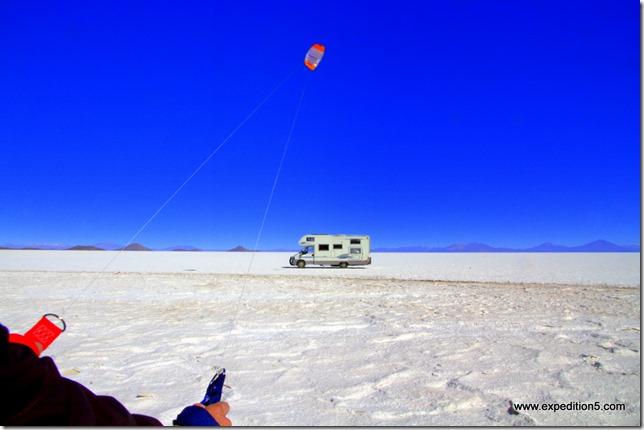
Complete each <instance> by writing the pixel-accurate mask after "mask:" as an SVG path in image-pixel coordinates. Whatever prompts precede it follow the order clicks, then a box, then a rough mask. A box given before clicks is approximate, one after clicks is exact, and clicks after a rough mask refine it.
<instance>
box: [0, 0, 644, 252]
mask: <svg viewBox="0 0 644 430" xmlns="http://www.w3.org/2000/svg"><path fill="white" fill-rule="evenodd" d="M0 9H1V11H0V147H1V148H2V152H1V155H0V184H1V185H0V244H3V243H14V244H30V243H64V244H69V245H76V244H96V243H100V242H115V243H120V244H124V243H126V242H127V241H128V240H129V239H130V238H132V236H133V235H134V234H135V233H136V232H137V231H139V229H140V228H141V227H142V226H143V225H144V224H145V223H146V222H147V221H148V220H149V219H150V217H151V216H152V215H153V214H154V213H155V212H156V211H157V210H158V209H159V208H160V207H161V206H162V205H163V204H164V202H165V201H166V200H167V199H168V198H169V197H170V196H171V195H172V194H173V193H174V192H175V191H176V190H177V188H178V187H179V186H181V184H183V183H184V181H185V180H186V179H187V178H188V177H189V176H190V175H191V174H192V173H193V172H194V171H195V169H197V168H198V166H199V165H200V164H201V163H202V162H203V161H204V160H205V159H206V158H207V157H208V156H209V155H210V154H211V153H212V152H213V151H214V150H215V149H216V148H217V147H218V146H219V145H221V144H222V143H223V142H225V144H224V145H223V146H222V147H221V149H220V150H219V151H217V152H216V153H215V155H214V156H213V157H212V158H211V159H210V160H209V161H208V163H206V164H205V165H204V167H203V168H202V169H201V170H199V172H198V173H197V174H196V175H195V176H194V177H192V179H191V180H190V181H189V182H188V183H187V184H186V186H185V187H184V188H183V189H182V190H181V191H180V192H179V193H178V194H177V195H176V197H174V198H173V199H172V200H171V201H170V203H169V204H168V205H167V206H165V207H164V208H163V210H162V211H161V212H160V213H159V214H158V216H157V217H156V218H154V219H153V220H152V222H150V223H149V224H148V225H147V226H146V227H145V228H144V229H143V231H142V232H141V233H140V234H139V235H138V236H137V237H136V239H135V241H136V242H140V243H143V244H144V245H146V246H149V247H152V248H164V247H169V246H173V245H187V244H189V245H193V246H196V247H199V248H204V249H227V248H232V247H234V246H236V245H243V246H246V247H249V248H252V247H253V246H254V245H255V241H256V239H257V237H258V234H259V231H260V226H261V224H262V219H263V217H264V213H265V211H266V208H267V204H268V199H269V196H270V195H271V189H272V187H273V184H274V181H275V176H276V173H277V171H278V167H279V165H280V160H281V157H282V154H283V153H284V148H285V145H286V144H287V142H288V150H287V152H286V155H285V158H284V163H283V165H282V169H281V172H280V175H279V178H278V181H277V183H276V186H275V191H274V195H273V199H272V201H271V204H270V206H269V208H268V212H267V216H266V221H265V224H264V228H263V230H262V234H261V236H260V238H259V239H260V240H259V244H258V245H259V248H260V249H270V248H296V247H297V240H298V239H299V238H300V236H302V235H304V234H306V233H356V234H370V235H371V236H372V241H373V246H374V247H395V246H409V245H426V246H446V245H449V244H453V243H465V242H484V243H488V244H490V245H493V246H508V247H518V248H521V247H523V248H527V247H530V246H534V245H538V244H540V243H543V242H554V243H558V244H562V245H569V246H572V245H579V244H583V243H587V242H590V241H593V240H596V239H600V238H601V239H605V240H609V241H612V242H615V243H618V244H628V243H639V241H640V50H639V31H640V19H639V15H640V5H639V3H638V2H636V1H617V2H616V1H609V0H603V1H597V0H580V1H574V0H566V1H560V0H556V1H536V2H528V1H517V0H490V1H465V0H419V1H410V0H403V1H386V0H385V1H381V2H377V3H374V2H373V1H358V0H351V1H307V2H302V1H284V0H272V1H246V0H240V1H234V2H233V1H226V2H224V1H181V2H179V1H174V2H153V1H136V0H135V1H110V2H82V1H78V2H71V1H64V0H63V1H59V2H39V1H33V2H23V1H17V0H9V1H5V2H3V4H2V6H0ZM313 43H320V44H323V45H325V46H326V49H327V50H326V54H325V57H324V59H323V60H322V62H321V64H320V66H319V68H318V69H317V70H315V71H313V72H312V71H310V70H308V69H307V68H306V67H305V66H304V65H303V59H304V55H305V53H306V51H307V50H308V48H309V47H310V46H311V45H312V44H313ZM285 79H286V80H285ZM284 80H285V81H284ZM282 81H284V82H283V84H282V85H281V86H279V87H277V86H278V84H279V83H280V82H282ZM275 88H277V90H276V91H275V93H273V94H272V95H271V96H270V97H269V98H268V100H267V101H266V102H265V103H264V104H263V105H261V107H260V108H259V109H257V111H255V112H254V113H253V114H252V115H251V116H250V118H248V115H249V114H251V113H252V112H253V110H254V109H255V108H256V107H257V106H258V104H259V103H260V102H261V101H262V100H264V99H265V97H267V96H268V95H269V94H270V93H271V91H272V90H274V89H275ZM300 100H301V105H299V101H300ZM298 106H300V108H299V110H298ZM296 111H297V112H298V115H297V117H296V119H295V120H294V118H295V114H296ZM246 118H248V120H247V121H246V122H244V123H243V124H242V121H244V119H246ZM240 124H242V126H241V127H239V129H238V131H237V132H236V133H234V134H233V136H232V137H231V138H230V139H228V140H226V139H227V137H228V136H230V134H231V132H233V130H235V129H236V127H238V126H239V125H240ZM292 126H293V129H292V134H290V131H291V127H292ZM289 135H290V136H291V137H290V139H289Z"/></svg>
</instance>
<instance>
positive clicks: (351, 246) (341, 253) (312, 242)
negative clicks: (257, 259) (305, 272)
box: [289, 234, 371, 268]
mask: <svg viewBox="0 0 644 430" xmlns="http://www.w3.org/2000/svg"><path fill="white" fill-rule="evenodd" d="M370 242H371V240H370V239H369V236H365V235H361V236H353V235H348V234H307V235H306V236H302V238H301V239H300V242H299V244H300V245H301V246H303V247H304V248H302V250H301V251H300V252H298V253H297V254H295V255H293V256H292V257H291V259H290V260H289V263H290V264H291V266H297V267H300V268H302V267H305V266H306V265H307V264H317V265H318V266H340V267H342V268H345V267H348V266H360V265H365V264H371V243H370Z"/></svg>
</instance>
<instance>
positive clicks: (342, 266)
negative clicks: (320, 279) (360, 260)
mask: <svg viewBox="0 0 644 430" xmlns="http://www.w3.org/2000/svg"><path fill="white" fill-rule="evenodd" d="M347 267H349V263H347V262H346V261H343V262H342V263H340V269H346V268H347Z"/></svg>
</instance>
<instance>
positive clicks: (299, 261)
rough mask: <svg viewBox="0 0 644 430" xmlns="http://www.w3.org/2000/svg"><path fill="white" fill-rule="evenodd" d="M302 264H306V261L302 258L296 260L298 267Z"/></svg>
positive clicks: (301, 266)
mask: <svg viewBox="0 0 644 430" xmlns="http://www.w3.org/2000/svg"><path fill="white" fill-rule="evenodd" d="M304 266H306V261H304V260H297V267H299V268H300V269H301V268H303V267H304Z"/></svg>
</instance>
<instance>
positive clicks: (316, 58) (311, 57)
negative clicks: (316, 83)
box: [304, 43, 324, 70]
mask: <svg viewBox="0 0 644 430" xmlns="http://www.w3.org/2000/svg"><path fill="white" fill-rule="evenodd" d="M323 55H324V46H323V45H319V44H317V43H316V44H314V45H313V46H311V48H310V49H309V52H307V53H306V57H304V64H305V65H306V67H308V68H309V69H311V70H315V69H316V67H317V66H318V64H320V61H322V56H323Z"/></svg>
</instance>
